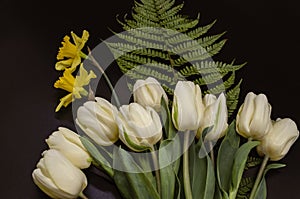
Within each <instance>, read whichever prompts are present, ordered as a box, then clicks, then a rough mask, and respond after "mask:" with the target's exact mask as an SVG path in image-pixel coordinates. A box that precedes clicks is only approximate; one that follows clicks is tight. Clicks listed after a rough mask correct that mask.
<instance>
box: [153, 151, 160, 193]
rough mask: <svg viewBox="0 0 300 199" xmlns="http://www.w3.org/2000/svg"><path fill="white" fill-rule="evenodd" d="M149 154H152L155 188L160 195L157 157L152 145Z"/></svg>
mask: <svg viewBox="0 0 300 199" xmlns="http://www.w3.org/2000/svg"><path fill="white" fill-rule="evenodd" d="M151 155H152V160H153V165H154V169H155V179H156V188H157V192H158V194H159V195H161V183H160V172H159V164H158V157H157V155H156V153H155V150H154V147H153V146H152V147H151Z"/></svg>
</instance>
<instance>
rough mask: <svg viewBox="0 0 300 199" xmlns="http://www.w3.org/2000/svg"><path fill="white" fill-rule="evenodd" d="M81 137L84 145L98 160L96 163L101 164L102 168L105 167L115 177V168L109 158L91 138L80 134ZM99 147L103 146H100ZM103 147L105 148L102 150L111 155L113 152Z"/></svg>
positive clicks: (95, 159) (94, 158)
mask: <svg viewBox="0 0 300 199" xmlns="http://www.w3.org/2000/svg"><path fill="white" fill-rule="evenodd" d="M79 138H80V141H81V143H82V144H83V146H84V147H85V148H86V150H87V151H88V152H89V154H90V155H91V156H92V158H93V160H94V161H95V162H96V164H97V165H99V166H101V168H103V169H104V171H105V172H106V173H107V174H108V175H109V176H110V177H113V175H114V170H113V169H112V167H111V165H110V163H109V162H108V161H107V159H106V158H105V157H104V156H103V155H102V154H101V153H100V151H99V150H98V149H97V147H96V146H95V145H94V144H93V143H92V142H91V141H90V140H89V138H87V137H83V136H80V137H79ZM99 147H101V146H99ZM101 148H102V149H103V150H101V151H103V152H106V153H107V155H108V156H111V154H110V153H109V152H107V151H106V150H105V149H104V148H103V147H101ZM97 165H96V166H97Z"/></svg>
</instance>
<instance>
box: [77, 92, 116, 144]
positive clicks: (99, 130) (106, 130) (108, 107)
mask: <svg viewBox="0 0 300 199" xmlns="http://www.w3.org/2000/svg"><path fill="white" fill-rule="evenodd" d="M95 99H96V102H94V101H88V102H85V103H84V104H83V106H81V107H79V108H78V110H77V119H76V123H77V125H78V126H79V127H80V128H81V129H82V130H83V131H84V132H85V133H86V134H87V135H88V136H89V137H90V138H91V139H92V140H94V141H95V142H96V143H97V144H99V145H101V146H109V145H112V144H113V143H114V142H116V141H117V140H118V138H119V131H118V125H117V123H116V120H115V116H116V114H117V112H118V110H117V108H116V107H115V106H113V105H112V104H111V103H109V102H108V101H107V100H105V99H103V98H100V97H96V98H95Z"/></svg>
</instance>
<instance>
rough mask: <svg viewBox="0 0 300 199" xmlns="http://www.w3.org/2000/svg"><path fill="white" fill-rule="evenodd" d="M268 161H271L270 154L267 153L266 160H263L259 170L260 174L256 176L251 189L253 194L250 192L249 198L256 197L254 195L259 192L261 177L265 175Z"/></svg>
mask: <svg viewBox="0 0 300 199" xmlns="http://www.w3.org/2000/svg"><path fill="white" fill-rule="evenodd" d="M268 161H269V156H267V155H266V156H265V157H264V160H263V162H262V164H261V166H260V168H259V171H258V174H257V176H256V180H255V182H254V185H253V188H252V190H251V194H250V197H249V199H254V196H255V194H256V192H257V188H258V186H259V183H260V182H261V178H262V177H263V173H264V170H265V168H266V166H267V163H268Z"/></svg>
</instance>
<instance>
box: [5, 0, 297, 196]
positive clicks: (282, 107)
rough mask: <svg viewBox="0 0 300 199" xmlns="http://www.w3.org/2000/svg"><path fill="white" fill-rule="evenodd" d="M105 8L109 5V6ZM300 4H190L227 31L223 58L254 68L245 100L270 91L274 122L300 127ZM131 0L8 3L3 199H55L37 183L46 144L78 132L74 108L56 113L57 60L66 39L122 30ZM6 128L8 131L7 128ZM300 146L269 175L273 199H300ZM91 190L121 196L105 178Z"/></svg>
mask: <svg viewBox="0 0 300 199" xmlns="http://www.w3.org/2000/svg"><path fill="white" fill-rule="evenodd" d="M101 2H103V3H101ZM296 2H297V1H291V0H286V1H281V2H280V3H275V2H274V1H271V0H266V1H258V0H254V1H253V0H252V1H237V0H227V1H224V0H222V1H217V0H205V1H204V0H201V1H199V0H187V1H185V7H184V9H183V13H184V14H187V15H190V16H192V17H195V16H196V14H197V13H198V12H201V24H207V23H209V22H211V21H212V20H214V19H218V22H217V23H216V24H215V26H214V28H213V29H212V31H211V32H210V33H219V32H222V31H225V30H226V31H227V34H226V35H225V37H226V38H228V42H227V44H226V46H225V47H224V49H223V51H221V53H220V55H218V57H217V58H216V59H217V60H225V61H228V62H229V61H231V60H232V59H233V58H236V60H237V62H238V63H242V62H248V64H247V66H246V67H244V68H243V69H242V70H241V71H240V72H238V76H239V77H243V79H244V81H243V84H242V93H241V98H244V96H245V95H246V93H247V92H249V91H254V92H256V93H259V92H263V93H266V94H267V96H268V98H269V101H270V103H271V104H272V106H273V113H272V116H273V119H275V118H277V117H290V118H292V119H293V120H295V121H296V123H297V124H298V125H300V124H299V121H300V111H299V94H298V91H299V87H300V83H299V74H298V70H297V69H298V68H299V44H300V41H299V35H300V30H299V20H300V12H299V11H298V8H299V7H298V6H297V5H296ZM132 5H133V0H123V1H114V0H111V1H105V3H104V1H81V2H80V3H75V1H74V2H72V1H37V0H35V1H33V0H27V1H9V0H1V1H0V19H1V33H0V46H1V48H0V54H1V69H2V73H1V96H2V97H1V106H2V110H3V108H4V111H2V113H1V126H2V128H1V145H0V146H1V152H2V157H1V177H2V178H1V181H2V183H1V184H2V186H1V198H11V199H24V198H26V199H27V198H28V199H29V198H30V199H38V198H39V199H40V198H47V197H46V196H45V195H44V194H43V193H42V192H41V191H40V190H39V189H38V188H37V187H36V186H35V185H34V184H33V182H32V179H31V172H32V170H33V169H34V168H35V165H36V163H37V161H38V160H39V159H40V157H41V156H40V155H41V152H42V151H43V150H45V149H47V146H46V144H45V142H44V139H45V138H47V137H48V136H49V135H50V133H51V132H52V131H54V130H56V129H57V127H58V126H67V127H70V128H74V127H73V124H72V122H71V121H70V118H71V117H70V109H66V110H65V111H62V112H61V113H59V114H55V113H54V109H55V106H56V105H57V102H58V97H59V96H60V95H61V94H62V93H60V92H58V91H57V90H56V89H54V88H53V87H52V85H53V83H54V82H55V80H56V79H57V78H58V75H59V73H57V72H56V71H55V70H54V64H55V57H56V54H57V50H58V47H59V46H60V42H61V40H62V38H63V36H64V35H66V34H69V32H70V31H71V30H73V31H75V32H76V33H78V34H80V33H81V31H82V30H83V29H87V30H88V31H89V32H90V35H91V38H90V40H89V46H91V47H93V46H95V45H97V43H98V42H100V39H105V38H107V37H109V36H111V35H112V34H111V33H110V31H109V30H108V28H107V27H111V28H112V29H114V30H116V31H119V30H121V29H120V26H119V25H118V24H117V22H116V20H115V16H116V15H117V14H121V15H122V14H124V13H126V12H128V11H129V10H130V9H131V6H132ZM3 127H4V128H3ZM299 155H300V143H299V141H298V142H297V143H296V144H295V145H294V146H293V148H292V149H291V151H290V153H289V154H288V156H287V157H286V158H284V159H283V160H282V161H281V162H283V163H287V167H286V168H284V169H281V170H279V171H272V172H270V175H268V179H267V182H268V194H269V197H268V198H271V199H281V198H289V199H298V198H299V194H300V190H299V188H298V186H299V185H298V179H300V171H299V168H300V162H299ZM90 172H91V171H87V174H88V178H89V181H90V185H89V187H88V188H87V190H86V191H85V192H86V194H87V195H88V196H91V194H95V195H94V196H93V197H90V198H91V199H93V198H114V197H113V196H115V198H118V197H117V196H118V194H117V190H116V189H115V188H114V186H113V185H112V184H111V183H109V181H107V180H105V178H103V177H99V178H90V176H91V175H90Z"/></svg>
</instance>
